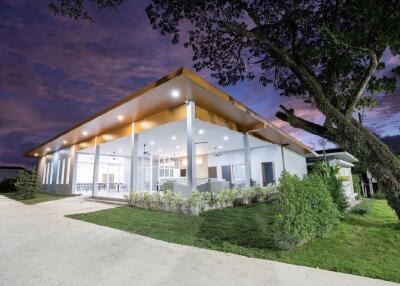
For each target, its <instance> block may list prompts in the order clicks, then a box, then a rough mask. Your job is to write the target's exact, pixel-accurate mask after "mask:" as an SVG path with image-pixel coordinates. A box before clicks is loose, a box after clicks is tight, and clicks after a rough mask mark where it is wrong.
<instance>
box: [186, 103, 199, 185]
mask: <svg viewBox="0 0 400 286" xmlns="http://www.w3.org/2000/svg"><path fill="white" fill-rule="evenodd" d="M195 112H196V107H195V103H194V101H191V100H188V101H187V102H186V153H187V172H186V173H187V183H188V189H189V192H194V191H196V190H197V185H196V143H195V141H194V140H195V139H194V137H195V118H196V117H195Z"/></svg>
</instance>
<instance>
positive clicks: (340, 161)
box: [307, 148, 358, 203]
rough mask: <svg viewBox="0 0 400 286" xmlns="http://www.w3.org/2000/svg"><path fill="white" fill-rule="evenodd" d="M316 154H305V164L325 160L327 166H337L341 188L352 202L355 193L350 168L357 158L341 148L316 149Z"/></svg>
mask: <svg viewBox="0 0 400 286" xmlns="http://www.w3.org/2000/svg"><path fill="white" fill-rule="evenodd" d="M316 153H317V154H318V155H317V156H307V157H308V158H307V165H309V166H310V165H312V164H314V163H316V162H319V161H323V160H325V161H326V162H327V163H328V164H329V166H339V167H340V169H339V176H340V178H341V179H342V180H343V188H344V190H345V194H346V196H347V198H348V200H349V202H350V203H353V202H354V201H355V199H356V196H357V194H356V193H354V187H353V176H352V172H351V168H353V167H354V163H356V162H358V159H357V158H356V157H354V156H353V155H351V154H350V153H348V152H346V151H344V150H343V149H340V148H336V149H327V150H319V151H316Z"/></svg>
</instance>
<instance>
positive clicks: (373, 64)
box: [344, 49, 378, 116]
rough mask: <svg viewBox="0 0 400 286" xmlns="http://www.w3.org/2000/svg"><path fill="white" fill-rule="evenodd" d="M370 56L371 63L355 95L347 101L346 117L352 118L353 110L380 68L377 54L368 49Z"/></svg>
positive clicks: (358, 84)
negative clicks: (378, 67)
mask: <svg viewBox="0 0 400 286" xmlns="http://www.w3.org/2000/svg"><path fill="white" fill-rule="evenodd" d="M368 54H369V56H370V62H369V65H368V68H367V69H366V70H365V72H364V74H363V76H362V77H361V79H360V81H359V82H358V83H357V86H356V89H355V90H354V93H353V94H352V95H351V97H350V98H349V100H348V101H347V104H346V108H345V110H344V114H345V115H346V116H351V113H352V112H353V109H354V108H355V107H356V105H357V102H358V101H359V99H360V97H361V95H362V94H363V92H364V90H365V88H366V87H367V84H368V82H369V81H370V80H371V77H372V75H373V74H374V73H375V70H376V68H377V66H378V57H377V56H376V54H375V52H374V51H373V50H371V49H368Z"/></svg>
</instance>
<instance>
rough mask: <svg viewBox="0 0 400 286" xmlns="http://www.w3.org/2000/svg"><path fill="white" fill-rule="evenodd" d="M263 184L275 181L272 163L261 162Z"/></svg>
mask: <svg viewBox="0 0 400 286" xmlns="http://www.w3.org/2000/svg"><path fill="white" fill-rule="evenodd" d="M261 170H262V180H263V186H266V185H268V184H274V183H275V174H274V163H273V162H264V163H261Z"/></svg>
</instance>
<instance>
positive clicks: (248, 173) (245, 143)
mask: <svg viewBox="0 0 400 286" xmlns="http://www.w3.org/2000/svg"><path fill="white" fill-rule="evenodd" d="M243 153H244V168H245V174H246V187H251V162H250V146H249V134H248V133H243Z"/></svg>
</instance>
